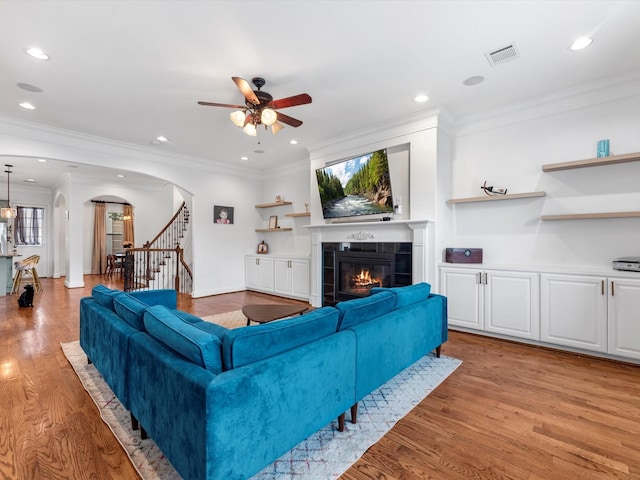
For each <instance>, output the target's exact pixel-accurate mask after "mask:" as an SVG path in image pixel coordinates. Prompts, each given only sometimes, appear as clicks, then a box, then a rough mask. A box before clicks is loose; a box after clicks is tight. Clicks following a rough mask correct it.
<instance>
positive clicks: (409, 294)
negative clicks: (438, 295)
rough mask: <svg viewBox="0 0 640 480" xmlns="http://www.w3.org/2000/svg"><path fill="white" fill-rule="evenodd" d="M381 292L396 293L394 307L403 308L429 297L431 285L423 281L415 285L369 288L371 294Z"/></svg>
mask: <svg viewBox="0 0 640 480" xmlns="http://www.w3.org/2000/svg"><path fill="white" fill-rule="evenodd" d="M381 292H393V293H395V294H396V308H403V307H407V306H409V305H413V304H414V303H417V302H419V301H421V300H426V299H427V298H429V294H430V293H431V285H429V284H428V283H425V282H421V283H416V284H415V285H408V286H406V287H393V288H384V287H374V288H372V289H371V294H372V295H375V294H377V293H381Z"/></svg>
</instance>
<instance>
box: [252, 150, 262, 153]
mask: <svg viewBox="0 0 640 480" xmlns="http://www.w3.org/2000/svg"><path fill="white" fill-rule="evenodd" d="M253 153H264V150H254V151H253Z"/></svg>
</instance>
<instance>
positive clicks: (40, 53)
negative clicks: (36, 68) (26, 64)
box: [27, 47, 49, 60]
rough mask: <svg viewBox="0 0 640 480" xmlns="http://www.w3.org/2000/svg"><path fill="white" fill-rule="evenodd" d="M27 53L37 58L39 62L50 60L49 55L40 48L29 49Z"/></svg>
mask: <svg viewBox="0 0 640 480" xmlns="http://www.w3.org/2000/svg"><path fill="white" fill-rule="evenodd" d="M27 53H28V54H29V55H31V56H32V57H33V58H37V59H38V60H49V55H47V54H46V53H44V52H43V51H42V50H40V49H39V48H35V47H33V48H29V49H27Z"/></svg>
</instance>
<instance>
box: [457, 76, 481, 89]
mask: <svg viewBox="0 0 640 480" xmlns="http://www.w3.org/2000/svg"><path fill="white" fill-rule="evenodd" d="M482 82H484V77H481V76H480V75H476V76H474V77H469V78H467V79H466V80H465V81H463V82H462V84H463V85H465V86H467V87H473V86H474V85H478V84H480V83H482Z"/></svg>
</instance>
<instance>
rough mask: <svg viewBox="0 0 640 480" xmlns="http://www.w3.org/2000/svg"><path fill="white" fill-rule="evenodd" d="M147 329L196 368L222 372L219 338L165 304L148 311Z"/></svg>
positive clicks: (146, 314)
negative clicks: (196, 325)
mask: <svg viewBox="0 0 640 480" xmlns="http://www.w3.org/2000/svg"><path fill="white" fill-rule="evenodd" d="M144 326H145V329H146V330H147V332H149V335H151V336H152V337H153V338H155V339H156V340H158V341H160V342H161V343H163V344H164V345H166V346H167V347H169V348H171V349H172V350H174V351H176V352H177V353H179V354H180V355H182V356H183V357H185V358H187V359H189V360H190V361H191V362H193V363H195V364H196V365H198V366H200V367H202V368H206V369H207V370H209V371H211V372H213V373H219V372H221V371H222V355H221V350H220V348H221V345H220V339H219V338H218V336H217V335H214V334H212V333H209V332H206V331H205V330H202V329H200V328H197V327H195V326H194V325H193V324H191V323H189V322H185V321H184V320H183V319H182V318H180V317H179V316H178V315H176V314H175V313H173V312H172V311H171V310H169V309H168V308H166V307H164V306H162V305H156V306H153V307H149V308H148V309H147V310H146V312H145V313H144Z"/></svg>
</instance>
